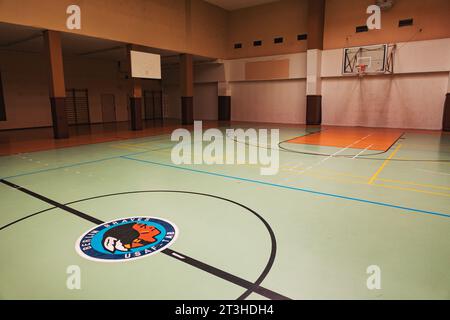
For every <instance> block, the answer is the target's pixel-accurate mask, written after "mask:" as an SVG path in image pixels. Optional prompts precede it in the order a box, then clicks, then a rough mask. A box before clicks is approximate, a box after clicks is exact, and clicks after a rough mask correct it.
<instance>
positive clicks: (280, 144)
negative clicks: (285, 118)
mask: <svg viewBox="0 0 450 320" xmlns="http://www.w3.org/2000/svg"><path fill="white" fill-rule="evenodd" d="M322 131H325V130H319V131H314V132H308V133H307V134H305V135H302V136H298V137H293V138H289V139H287V140H283V141H281V142H279V143H278V148H279V150H281V151H283V152H287V153H295V154H304V155H307V156H319V157H331V156H333V157H335V158H346V159H354V160H373V161H385V160H389V161H397V162H431V163H447V162H450V160H439V159H435V160H431V159H396V158H392V159H388V158H369V157H368V156H378V155H382V154H385V153H387V152H389V151H390V150H391V149H392V147H393V146H394V145H395V144H396V143H397V142H398V141H400V140H406V138H405V137H404V135H405V132H404V133H403V134H402V135H401V136H400V137H399V138H398V139H397V140H395V142H394V143H393V144H392V145H391V146H390V147H389V148H388V149H386V150H385V151H380V152H376V153H370V154H367V155H366V156H364V157H356V158H354V157H355V155H332V154H326V153H316V152H306V151H298V150H293V149H289V148H286V147H283V146H282V144H285V143H287V142H288V141H291V140H293V139H295V138H299V137H306V136H309V135H312V134H315V133H319V132H322ZM227 137H228V138H229V139H231V140H233V141H235V142H237V143H242V144H245V145H247V146H253V147H257V148H262V149H267V150H278V149H274V148H271V147H269V146H261V145H259V144H256V145H254V144H250V143H248V142H247V141H239V140H237V139H236V138H231V137H230V136H228V135H227Z"/></svg>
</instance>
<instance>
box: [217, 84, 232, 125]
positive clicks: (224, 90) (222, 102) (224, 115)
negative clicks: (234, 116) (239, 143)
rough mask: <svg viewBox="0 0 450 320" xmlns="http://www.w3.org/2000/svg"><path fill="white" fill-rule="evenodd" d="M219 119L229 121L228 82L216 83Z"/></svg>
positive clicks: (229, 99) (229, 94)
mask: <svg viewBox="0 0 450 320" xmlns="http://www.w3.org/2000/svg"><path fill="white" fill-rule="evenodd" d="M218 92H219V112H218V114H219V121H231V90H230V85H229V84H228V82H219V83H218Z"/></svg>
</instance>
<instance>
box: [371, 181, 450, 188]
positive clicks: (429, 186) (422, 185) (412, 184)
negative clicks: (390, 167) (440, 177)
mask: <svg viewBox="0 0 450 320" xmlns="http://www.w3.org/2000/svg"><path fill="white" fill-rule="evenodd" d="M378 180H379V181H384V182H392V183H398V184H407V185H411V186H418V187H425V188H431V189H441V190H450V187H444V186H438V185H434V184H423V183H416V182H409V181H400V180H391V179H378Z"/></svg>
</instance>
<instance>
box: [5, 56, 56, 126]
mask: <svg viewBox="0 0 450 320" xmlns="http://www.w3.org/2000/svg"><path fill="white" fill-rule="evenodd" d="M0 70H1V71H2V80H3V93H4V98H5V107H6V121H0V130H1V129H11V128H27V127H43V126H48V125H49V124H50V123H51V119H52V116H51V112H50V99H49V87H48V72H47V63H46V59H45V57H44V55H43V54H21V53H18V52H14V53H11V52H4V51H0Z"/></svg>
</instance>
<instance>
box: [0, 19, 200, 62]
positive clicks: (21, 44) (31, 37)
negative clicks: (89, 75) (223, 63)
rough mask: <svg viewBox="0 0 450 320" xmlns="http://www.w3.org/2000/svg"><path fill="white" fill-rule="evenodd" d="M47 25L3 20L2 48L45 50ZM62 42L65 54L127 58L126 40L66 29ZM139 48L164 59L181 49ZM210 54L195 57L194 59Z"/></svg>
mask: <svg viewBox="0 0 450 320" xmlns="http://www.w3.org/2000/svg"><path fill="white" fill-rule="evenodd" d="M43 31H44V30H43V29H38V28H31V27H24V26H18V25H13V24H7V23H0V50H3V51H13V52H14V51H18V52H30V53H42V52H44V37H43ZM61 44H62V49H63V55H64V56H67V57H69V56H78V57H85V58H93V59H102V60H113V61H123V60H125V59H126V44H125V43H123V42H117V41H112V40H105V39H98V38H92V37H86V36H81V35H77V34H73V33H62V34H61ZM138 50H139V51H144V52H150V53H155V54H159V55H161V58H162V63H166V60H167V63H170V64H172V63H174V61H178V55H179V53H178V52H175V51H169V50H163V49H157V48H149V47H139V49H138ZM205 60H208V58H203V57H194V61H205Z"/></svg>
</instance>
